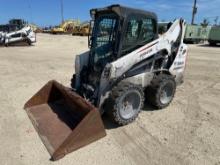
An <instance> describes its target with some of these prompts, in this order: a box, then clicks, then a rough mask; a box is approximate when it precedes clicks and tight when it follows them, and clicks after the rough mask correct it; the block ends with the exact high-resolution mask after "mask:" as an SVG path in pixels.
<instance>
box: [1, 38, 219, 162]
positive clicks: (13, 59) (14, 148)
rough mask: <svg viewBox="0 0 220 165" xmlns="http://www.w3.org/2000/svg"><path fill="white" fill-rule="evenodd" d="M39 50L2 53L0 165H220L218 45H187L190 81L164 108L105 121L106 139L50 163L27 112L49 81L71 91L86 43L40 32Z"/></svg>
mask: <svg viewBox="0 0 220 165" xmlns="http://www.w3.org/2000/svg"><path fill="white" fill-rule="evenodd" d="M37 40H38V42H37V43H36V44H34V46H31V47H28V46H25V47H21V46H13V47H8V48H5V47H0V95H1V96H0V112H1V113H0V146H1V149H0V164H2V165H30V164H31V165H48V164H54V165H62V164H63V165H68V164H74V165H85V164H92V165H96V164H97V165H103V164H106V165H112V164H124V165H128V164H134V165H136V164H138V165H148V164H149V165H189V164H192V165H209V164H210V165H220V47H209V46H206V45H191V46H189V55H188V62H187V69H186V73H185V82H184V84H183V85H182V86H180V87H179V88H178V89H177V93H176V96H175V99H174V100H173V102H172V104H171V105H170V106H169V107H168V108H166V109H163V110H154V109H153V108H152V107H149V106H148V105H146V106H145V108H144V110H143V111H142V113H141V114H140V116H139V118H138V119H137V120H136V121H135V122H134V123H132V124H130V125H128V126H124V127H116V126H115V125H113V124H112V123H111V122H110V121H109V120H108V118H106V117H105V118H104V123H105V126H106V131H107V136H106V137H105V138H103V139H101V140H99V141H97V142H95V143H92V144H91V145H88V146H86V147H84V148H81V149H80V150H77V151H76V152H73V153H71V154H69V155H67V156H65V157H64V158H63V159H61V160H59V161H56V162H52V161H50V160H49V159H50V156H49V154H48V152H47V150H46V148H45V147H44V145H43V143H42V142H41V140H40V138H39V137H38V135H37V133H36V132H35V130H34V128H33V126H32V124H31V122H30V120H29V118H28V117H27V115H26V113H25V111H24V110H23V105H24V103H25V102H26V101H27V100H28V99H29V98H30V97H31V96H32V95H33V94H34V93H35V92H36V91H38V90H39V89H40V88H41V87H42V86H43V85H44V84H45V83H46V82H47V81H49V80H51V79H56V80H57V81H59V82H61V83H63V84H64V85H66V86H69V84H70V79H71V76H72V74H73V73H74V68H73V67H74V66H73V65H74V57H75V55H76V54H80V53H82V52H84V51H86V50H87V49H88V47H87V37H73V36H65V35H64V36H62V35H57V36H53V35H47V34H38V36H37Z"/></svg>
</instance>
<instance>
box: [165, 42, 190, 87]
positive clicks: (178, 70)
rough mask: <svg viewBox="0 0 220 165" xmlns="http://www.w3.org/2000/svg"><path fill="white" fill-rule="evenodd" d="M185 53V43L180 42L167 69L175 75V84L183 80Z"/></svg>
mask: <svg viewBox="0 0 220 165" xmlns="http://www.w3.org/2000/svg"><path fill="white" fill-rule="evenodd" d="M187 53H188V49H187V46H186V45H185V44H182V45H181V46H180V49H179V51H178V54H177V56H176V58H175V60H174V62H173V64H172V65H171V67H170V69H169V71H170V73H171V74H172V75H175V77H176V83H177V84H181V83H182V82H183V77H184V71H185V67H186V60H187Z"/></svg>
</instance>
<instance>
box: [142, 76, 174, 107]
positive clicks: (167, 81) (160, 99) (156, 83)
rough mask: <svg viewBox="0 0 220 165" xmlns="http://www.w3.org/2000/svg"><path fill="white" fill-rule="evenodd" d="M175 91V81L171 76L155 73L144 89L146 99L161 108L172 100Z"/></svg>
mask: <svg viewBox="0 0 220 165" xmlns="http://www.w3.org/2000/svg"><path fill="white" fill-rule="evenodd" d="M175 92H176V82H175V79H174V77H173V76H171V75H167V74H159V75H155V77H154V79H153V80H152V82H151V85H150V86H149V87H147V89H146V91H145V94H146V100H147V101H148V102H149V103H150V104H151V105H153V106H155V107H156V108H157V109H162V108H165V107H167V106H168V105H169V104H170V103H171V102H172V100H173V98H174V95H175Z"/></svg>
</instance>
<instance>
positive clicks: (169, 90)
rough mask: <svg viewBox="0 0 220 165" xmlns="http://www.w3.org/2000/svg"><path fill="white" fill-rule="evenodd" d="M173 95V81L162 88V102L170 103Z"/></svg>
mask: <svg viewBox="0 0 220 165" xmlns="http://www.w3.org/2000/svg"><path fill="white" fill-rule="evenodd" d="M172 97H173V87H172V84H171V83H167V84H166V85H165V86H164V87H163V88H162V90H161V93H160V102H161V103H162V104H168V103H169V102H170V101H171V100H172Z"/></svg>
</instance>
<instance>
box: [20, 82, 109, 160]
mask: <svg viewBox="0 0 220 165" xmlns="http://www.w3.org/2000/svg"><path fill="white" fill-rule="evenodd" d="M24 109H25V110H26V112H27V114H28V116H29V118H30V120H31V121H32V124H33V125H34V127H35V129H36V131H37V132H38V134H39V136H40V138H41V140H42V141H43V143H44V145H45V146H46V148H47V150H48V152H49V153H50V155H51V159H52V160H58V159H60V158H62V157H64V156H65V155H66V154H68V153H70V152H72V151H74V150H77V149H79V148H81V147H83V146H85V145H87V144H89V143H91V142H94V141H96V140H98V139H100V138H102V137H104V136H106V132H105V129H104V125H103V122H102V119H101V117H100V114H99V112H98V110H97V109H96V108H95V107H94V106H93V105H91V104H90V103H89V102H87V101H86V100H85V99H83V98H82V97H81V96H79V95H78V94H77V93H75V92H73V91H71V90H70V89H68V88H66V87H64V86H63V85H61V84H59V83H58V82H56V81H54V80H52V81H49V82H48V83H47V84H46V85H45V86H44V87H43V88H42V89H40V90H39V91H38V92H37V93H36V94H35V95H34V96H33V97H32V98H31V99H30V100H29V101H28V102H27V103H26V104H25V106H24Z"/></svg>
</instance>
